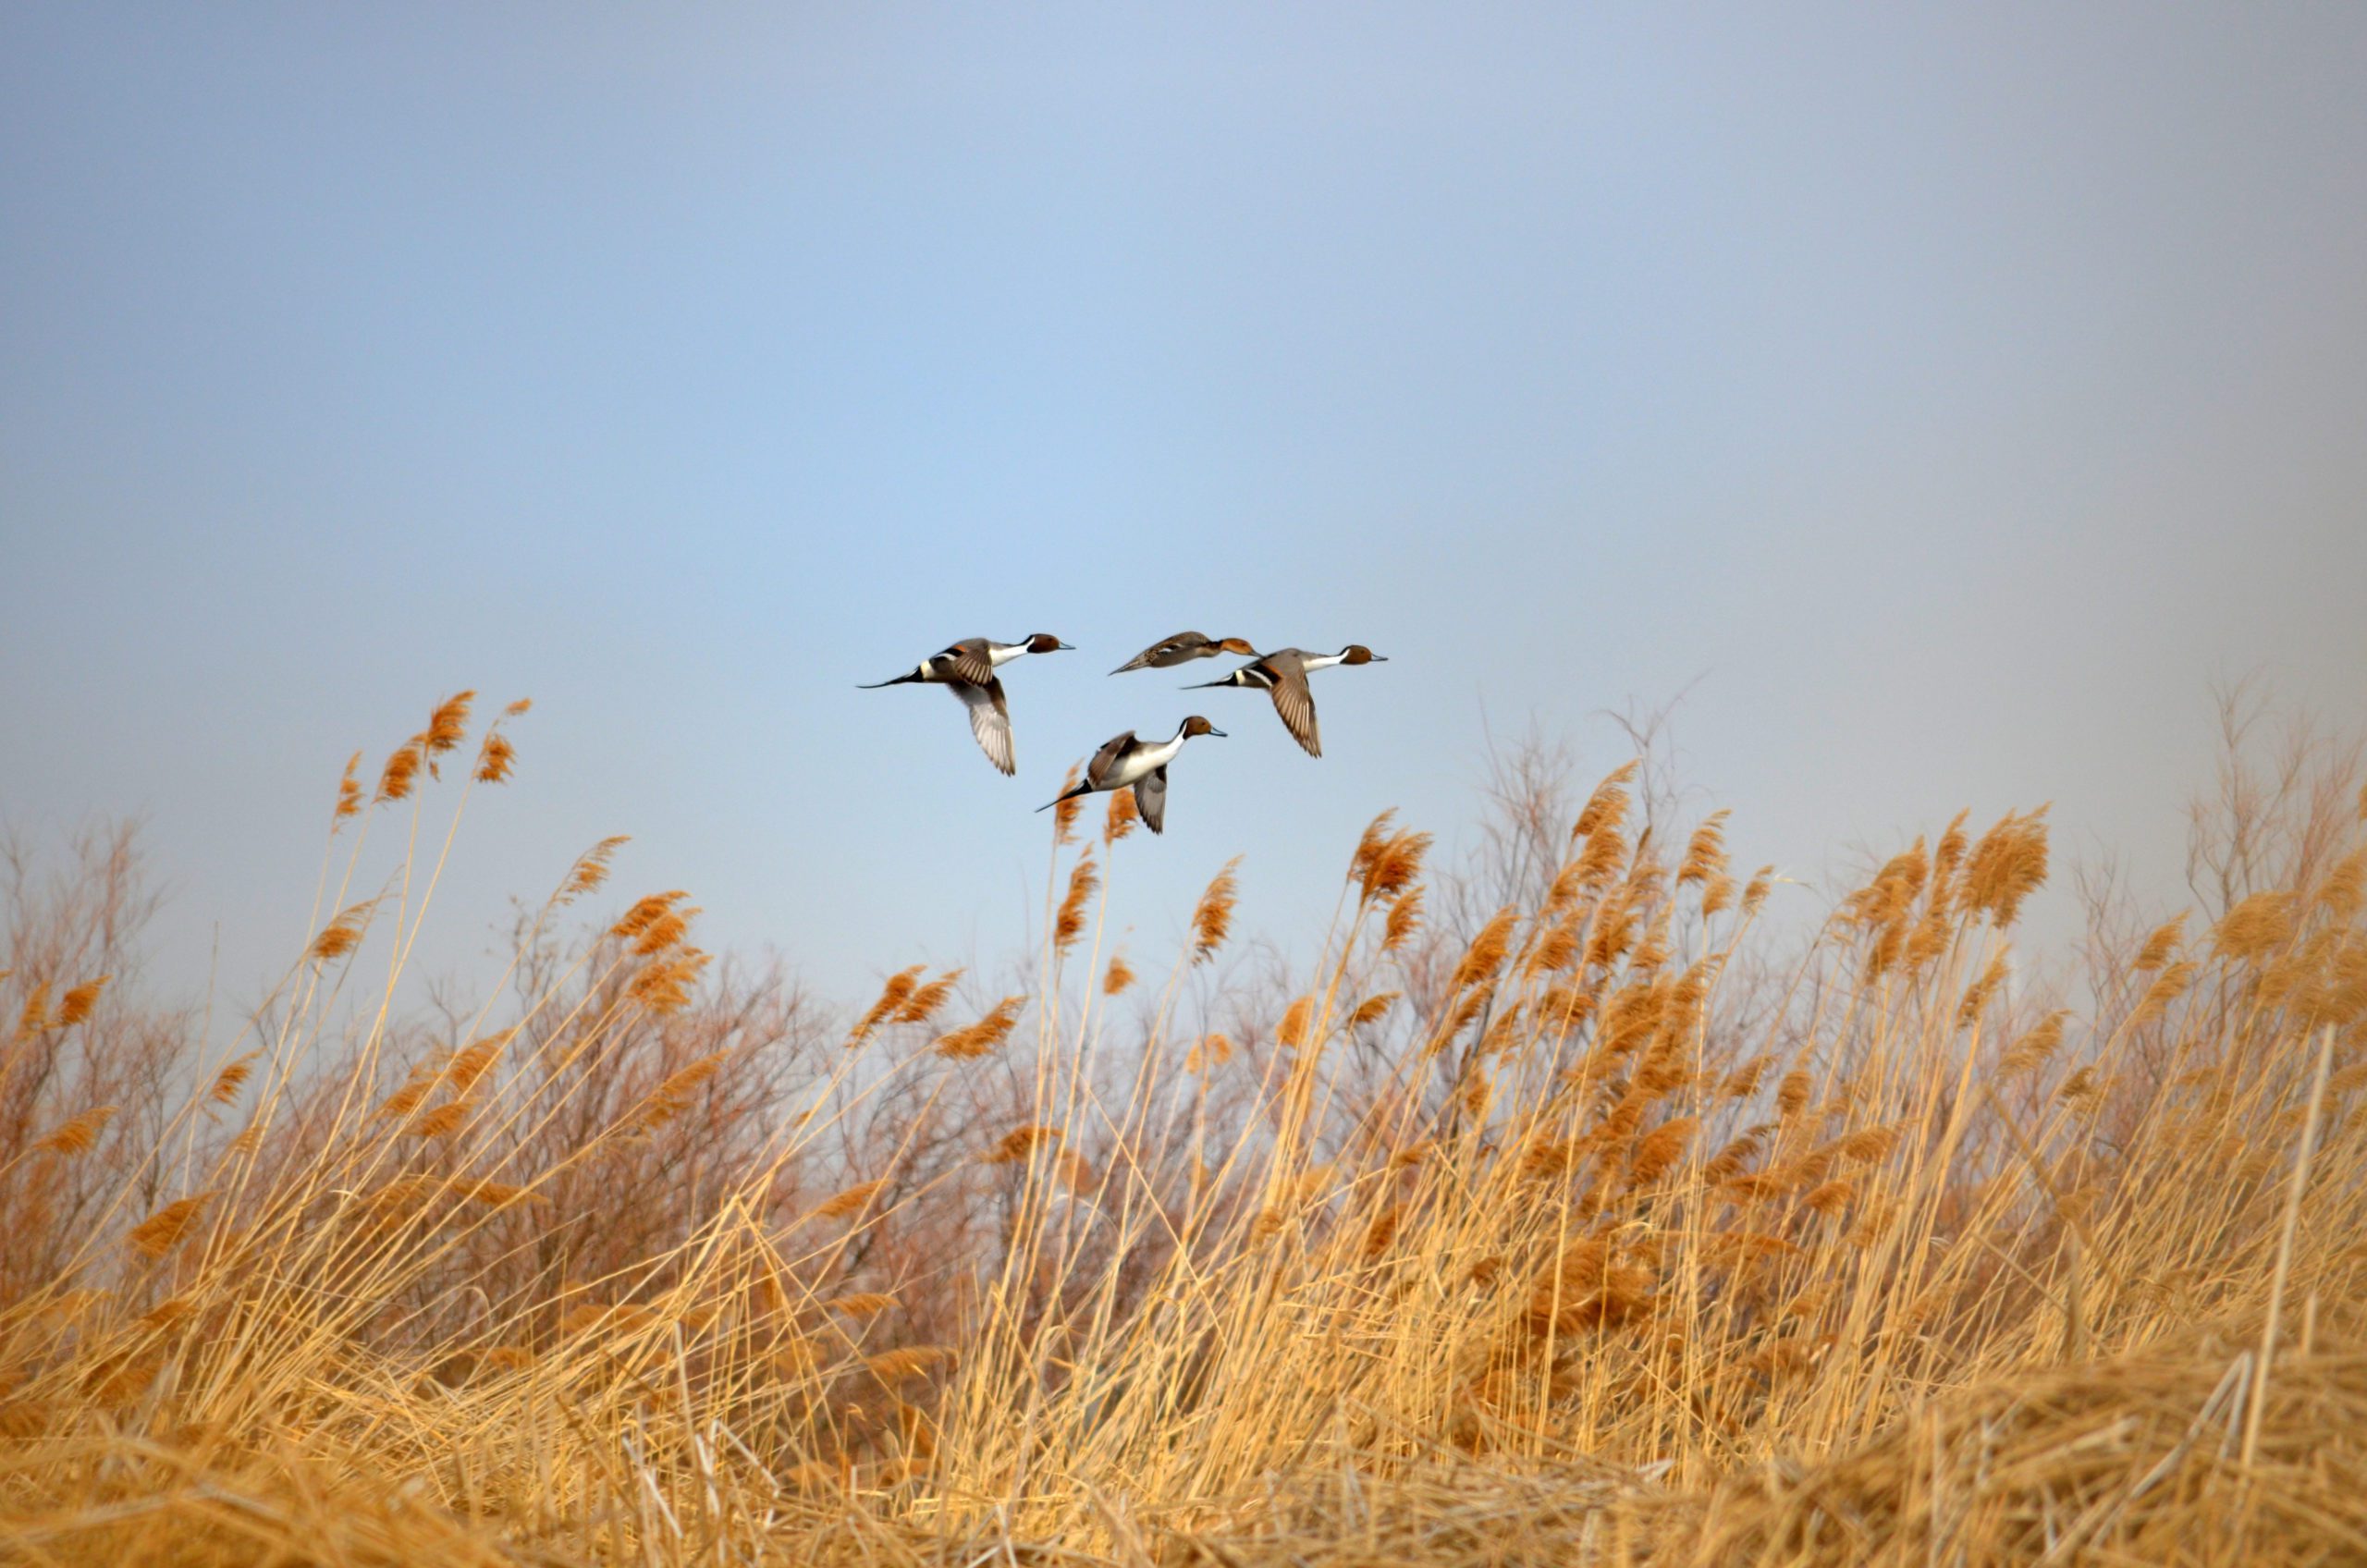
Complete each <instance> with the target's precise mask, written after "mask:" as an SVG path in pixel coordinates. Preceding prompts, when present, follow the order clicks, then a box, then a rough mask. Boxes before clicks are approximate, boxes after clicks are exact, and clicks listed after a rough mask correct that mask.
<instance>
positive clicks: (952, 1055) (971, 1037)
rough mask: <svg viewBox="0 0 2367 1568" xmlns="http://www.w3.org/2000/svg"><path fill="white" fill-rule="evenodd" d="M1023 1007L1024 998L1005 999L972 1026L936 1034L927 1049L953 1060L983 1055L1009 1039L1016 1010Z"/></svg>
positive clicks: (1016, 1016) (1024, 1003)
mask: <svg viewBox="0 0 2367 1568" xmlns="http://www.w3.org/2000/svg"><path fill="white" fill-rule="evenodd" d="M1026 1005H1027V998H1025V997H1005V998H1003V999H1002V1000H1000V1001H999V1002H997V1003H996V1004H995V1005H994V1007H993V1009H992V1010H991V1011H988V1012H987V1015H986V1016H985V1017H984V1018H981V1019H979V1020H978V1022H976V1023H972V1024H968V1025H966V1026H964V1027H963V1028H960V1029H955V1030H953V1031H951V1032H950V1033H948V1034H945V1035H938V1039H937V1043H936V1044H935V1045H934V1046H932V1047H930V1049H932V1050H934V1051H936V1052H937V1054H938V1055H939V1056H941V1057H945V1058H947V1059H949V1060H955V1061H962V1060H968V1059H970V1058H972V1057H980V1056H984V1055H986V1054H987V1052H988V1051H991V1050H993V1049H994V1048H995V1047H998V1046H1000V1045H1001V1044H1002V1043H1003V1041H1005V1040H1006V1039H1008V1038H1010V1037H1011V1032H1012V1028H1013V1027H1014V1026H1015V1025H1016V1024H1017V1023H1018V1022H1019V1010H1020V1009H1021V1008H1023V1007H1024V1006H1026Z"/></svg>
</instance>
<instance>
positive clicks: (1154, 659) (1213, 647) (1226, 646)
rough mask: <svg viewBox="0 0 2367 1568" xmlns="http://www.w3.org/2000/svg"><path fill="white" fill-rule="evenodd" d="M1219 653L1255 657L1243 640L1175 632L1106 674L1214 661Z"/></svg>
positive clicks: (1246, 641) (1255, 652)
mask: <svg viewBox="0 0 2367 1568" xmlns="http://www.w3.org/2000/svg"><path fill="white" fill-rule="evenodd" d="M1219 654H1242V655H1246V656H1248V657H1250V658H1253V659H1254V658H1256V657H1257V649H1255V648H1253V647H1251V646H1250V645H1249V639H1248V638H1246V637H1204V636H1202V635H1201V634H1200V633H1199V632H1197V631H1179V632H1177V633H1176V634H1175V635H1174V636H1172V637H1164V638H1161V639H1160V640H1159V641H1158V642H1156V643H1152V644H1151V645H1150V646H1149V647H1147V648H1145V649H1144V650H1143V651H1142V652H1141V653H1139V654H1136V655H1134V657H1133V658H1130V659H1128V660H1127V661H1126V662H1125V663H1123V664H1122V665H1120V666H1119V667H1118V668H1115V669H1113V670H1111V671H1110V674H1112V675H1123V674H1125V673H1126V671H1128V670H1130V669H1172V668H1175V667H1176V666H1177V665H1179V664H1189V663H1191V662H1192V661H1193V660H1194V659H1212V658H1215V657H1216V656H1217V655H1219Z"/></svg>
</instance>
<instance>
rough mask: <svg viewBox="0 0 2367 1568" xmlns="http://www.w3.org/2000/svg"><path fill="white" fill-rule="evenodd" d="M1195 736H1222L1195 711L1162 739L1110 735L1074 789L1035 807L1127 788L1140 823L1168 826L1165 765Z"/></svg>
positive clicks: (1151, 826) (1158, 827) (1048, 807)
mask: <svg viewBox="0 0 2367 1568" xmlns="http://www.w3.org/2000/svg"><path fill="white" fill-rule="evenodd" d="M1195 735H1214V736H1217V737H1218V738H1220V739H1222V738H1223V735H1224V731H1223V730H1221V729H1218V728H1217V727H1216V726H1215V725H1213V724H1210V723H1209V722H1208V720H1207V719H1205V718H1202V717H1200V716H1199V715H1198V714H1194V715H1193V716H1192V717H1189V718H1187V719H1185V720H1184V722H1183V723H1181V724H1179V725H1177V726H1176V727H1175V733H1174V734H1173V735H1172V736H1171V737H1170V738H1169V739H1167V740H1165V741H1137V740H1136V739H1134V731H1133V730H1131V729H1129V730H1127V731H1126V732H1125V733H1124V734H1122V735H1113V736H1111V737H1110V739H1109V740H1108V741H1105V742H1103V744H1102V747H1101V749H1100V750H1099V751H1098V752H1096V753H1093V760H1092V761H1090V762H1088V763H1086V764H1085V777H1084V778H1081V779H1079V780H1078V781H1077V783H1076V787H1075V788H1074V789H1072V790H1069V791H1068V793H1066V794H1064V795H1061V796H1060V797H1059V798H1058V799H1055V800H1049V801H1046V802H1044V803H1043V804H1042V805H1040V806H1037V807H1036V810H1037V811H1049V810H1051V809H1052V808H1053V807H1054V806H1056V805H1059V804H1060V803H1061V801H1065V800H1070V799H1072V798H1073V797H1075V796H1078V795H1090V794H1093V793H1095V792H1096V791H1097V790H1129V789H1130V790H1134V809H1135V810H1136V811H1138V812H1140V813H1141V814H1142V819H1143V826H1145V827H1148V828H1149V829H1150V830H1151V831H1152V832H1154V833H1159V832H1163V831H1165V830H1166V827H1167V765H1168V764H1169V763H1170V762H1172V761H1173V760H1174V759H1175V753H1178V752H1180V751H1182V750H1183V749H1184V741H1188V740H1190V739H1191V738H1192V737H1193V736H1195Z"/></svg>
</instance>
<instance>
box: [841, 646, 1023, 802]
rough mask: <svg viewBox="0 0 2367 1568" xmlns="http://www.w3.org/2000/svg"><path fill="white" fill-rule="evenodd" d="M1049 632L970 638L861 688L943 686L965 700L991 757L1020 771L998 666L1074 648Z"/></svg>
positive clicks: (973, 729) (983, 747)
mask: <svg viewBox="0 0 2367 1568" xmlns="http://www.w3.org/2000/svg"><path fill="white" fill-rule="evenodd" d="M1068 645H1069V644H1067V643H1063V642H1061V640H1060V639H1059V638H1058V637H1055V636H1053V635H1052V634H1051V633H1050V632H1049V631H1038V632H1036V634H1035V635H1034V636H1032V637H1029V638H1028V639H1027V640H1026V641H1024V642H1022V643H998V642H996V641H995V640H994V639H993V638H991V637H964V638H963V639H962V641H960V642H959V643H951V644H950V645H948V646H947V648H946V649H945V651H944V652H943V653H938V654H932V655H929V656H928V657H927V658H925V659H923V660H921V662H920V663H919V664H917V665H915V666H914V667H913V669H912V672H911V673H910V674H908V675H900V676H898V677H896V678H895V679H894V680H877V681H874V682H872V683H871V684H870V685H868V686H858V687H857V688H856V690H858V691H863V692H876V691H877V690H878V689H879V688H880V687H882V686H901V685H904V684H906V683H907V682H910V681H919V682H922V683H924V684H926V685H932V686H942V687H944V688H945V689H946V690H947V691H949V692H952V693H953V694H954V695H955V696H956V697H959V698H961V699H962V705H963V707H964V708H967V709H968V710H969V713H970V733H971V735H972V736H973V737H975V739H976V741H977V742H978V749H979V750H980V751H982V752H984V753H987V761H988V762H991V763H993V764H994V765H995V766H996V767H997V768H999V769H1000V770H1001V771H1002V772H1003V773H1004V774H1006V775H1008V774H1012V773H1016V772H1018V771H1019V754H1018V752H1017V749H1016V748H1015V747H1014V746H1013V745H1012V739H1011V708H1010V706H1009V704H1007V703H1006V702H1005V701H1004V700H1003V692H1002V681H1001V680H999V679H997V677H996V675H995V670H996V669H997V668H1000V666H1003V665H1006V664H1009V663H1010V662H1011V661H1012V660H1013V659H1015V658H1017V657H1019V655H1022V654H1056V653H1059V652H1060V651H1061V650H1062V649H1064V648H1066V647H1068Z"/></svg>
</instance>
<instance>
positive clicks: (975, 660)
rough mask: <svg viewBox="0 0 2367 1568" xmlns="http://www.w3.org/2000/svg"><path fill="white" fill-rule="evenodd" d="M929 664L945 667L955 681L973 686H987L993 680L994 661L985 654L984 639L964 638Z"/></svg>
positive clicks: (985, 642) (985, 643) (985, 644)
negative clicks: (962, 681)
mask: <svg viewBox="0 0 2367 1568" xmlns="http://www.w3.org/2000/svg"><path fill="white" fill-rule="evenodd" d="M930 662H931V663H935V664H942V665H945V666H947V667H948V668H950V669H951V670H952V671H953V678H954V679H955V680H966V681H968V682H969V683H970V684H971V685H973V686H985V685H987V684H989V683H991V682H992V681H993V680H994V678H995V661H994V659H993V658H992V656H990V655H988V654H987V640H986V639H985V638H984V637H964V638H963V639H962V641H960V642H959V643H954V644H953V645H952V646H951V647H950V648H948V649H946V650H945V652H943V653H941V654H939V655H937V657H936V658H935V659H933V660H931V661H930Z"/></svg>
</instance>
